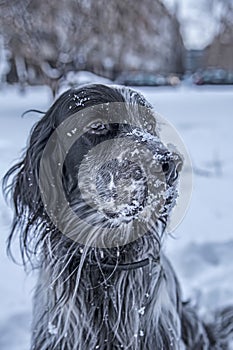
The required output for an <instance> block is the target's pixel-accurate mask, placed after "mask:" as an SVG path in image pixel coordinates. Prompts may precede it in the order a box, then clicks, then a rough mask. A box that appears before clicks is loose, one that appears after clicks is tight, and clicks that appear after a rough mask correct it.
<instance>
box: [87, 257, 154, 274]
mask: <svg viewBox="0 0 233 350" xmlns="http://www.w3.org/2000/svg"><path fill="white" fill-rule="evenodd" d="M152 261H153V262H156V263H158V262H159V258H157V259H155V258H154V259H152ZM149 263H150V259H149V258H147V259H144V260H140V261H136V262H132V263H127V264H109V263H101V264H100V266H101V268H104V269H108V270H113V271H128V270H135V269H139V268H141V267H144V266H147V265H149ZM91 266H95V267H97V266H98V265H97V264H92V265H91Z"/></svg>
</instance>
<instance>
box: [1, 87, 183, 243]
mask: <svg viewBox="0 0 233 350" xmlns="http://www.w3.org/2000/svg"><path fill="white" fill-rule="evenodd" d="M181 167H182V160H181V157H180V155H179V154H178V153H177V152H174V151H171V150H169V149H168V148H167V147H166V146H165V145H164V144H163V143H162V142H161V140H160V138H159V134H158V130H157V125H156V116H155V114H154V112H153V109H152V107H151V106H150V105H149V103H148V102H147V101H146V100H145V99H144V97H143V96H141V95H140V94H138V93H137V92H135V91H133V90H131V89H128V88H125V87H119V86H106V85H87V86H82V87H80V88H77V89H72V90H69V91H67V92H65V93H64V94H63V95H61V96H60V97H59V98H58V100H57V101H56V102H55V103H54V104H53V106H52V107H51V108H50V109H49V110H48V112H47V113H46V114H45V116H44V117H43V118H42V119H41V120H40V121H39V122H38V123H37V124H36V125H35V127H34V128H33V130H32V132H31V136H30V139H29V144H28V148H27V150H26V153H25V155H24V157H23V159H22V161H21V162H20V163H18V164H17V165H16V166H14V167H13V168H12V169H10V170H9V172H8V173H7V175H6V178H5V180H7V179H8V178H9V177H10V176H11V175H12V174H14V173H16V175H15V177H14V180H13V182H12V190H13V199H14V204H15V224H14V227H13V231H14V230H15V229H16V228H17V227H19V228H20V229H21V231H23V232H24V233H23V236H22V241H21V243H22V245H23V246H24V247H27V245H28V244H29V243H28V242H29V240H30V241H31V239H32V235H35V232H36V229H38V231H40V232H43V237H44V238H46V235H48V232H50V235H52V234H53V233H51V232H54V235H57V234H58V232H60V235H61V236H63V235H66V236H68V237H69V239H71V238H72V240H74V241H76V242H79V243H80V244H84V245H85V244H87V245H89V246H95V247H96V246H102V247H105V246H106V247H114V246H119V245H124V244H127V243H129V242H131V241H134V240H136V239H137V238H138V237H139V236H142V235H143V234H148V233H150V234H151V233H152V232H157V231H158V230H157V229H156V228H158V226H159V225H160V227H162V230H163V229H164V228H165V226H166V221H167V217H168V215H169V212H170V211H171V209H172V207H173V205H174V203H175V198H176V182H177V178H178V173H179V171H180V170H181ZM68 211H69V212H68ZM32 229H33V233H32V234H30V232H32ZM156 230H157V231H156ZM100 236H101V238H99V237H100ZM156 239H157V240H158V237H157V236H156ZM42 240H43V238H42V237H41V236H40V239H37V242H38V241H42Z"/></svg>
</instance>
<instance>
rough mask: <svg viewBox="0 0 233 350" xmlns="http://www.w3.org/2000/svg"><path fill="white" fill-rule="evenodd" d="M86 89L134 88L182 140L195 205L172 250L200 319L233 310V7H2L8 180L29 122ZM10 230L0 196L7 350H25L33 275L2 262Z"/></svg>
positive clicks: (75, 3)
mask: <svg viewBox="0 0 233 350" xmlns="http://www.w3.org/2000/svg"><path fill="white" fill-rule="evenodd" d="M90 82H102V83H108V84H116V83H119V84H123V85H129V86H133V87H134V88H135V89H137V90H139V91H140V92H142V93H143V94H144V95H145V97H146V98H147V99H148V101H149V102H151V103H152V105H153V106H154V108H155V110H156V111H157V112H159V113H160V114H162V115H163V116H164V117H165V118H166V119H168V121H169V122H171V123H172V124H173V125H174V126H175V127H176V129H177V130H178V132H179V134H180V136H181V138H182V139H183V141H184V144H185V145H186V147H187V150H188V152H189V154H190V157H191V160H192V165H193V175H194V183H193V194H192V199H191V203H190V207H189V210H188V211H187V213H186V215H185V217H184V220H183V221H182V223H181V224H180V226H179V227H178V228H177V229H176V231H175V232H173V234H172V235H173V237H168V239H167V242H166V244H165V247H164V249H165V250H166V252H167V255H168V256H169V258H170V259H171V260H172V263H173V265H174V267H175V269H176V271H177V274H178V277H179V279H180V281H181V284H182V289H183V294H184V299H185V300H187V299H189V298H191V299H192V300H193V303H194V305H195V306H196V307H197V308H198V310H199V312H200V314H202V315H204V316H205V317H208V316H209V311H211V310H214V309H216V308H218V307H221V306H223V305H228V304H230V303H233V283H232V275H233V262H232V251H233V232H232V231H233V229H232V227H233V216H232V208H233V193H232V192H233V152H232V146H233V141H232V140H233V138H232V130H233V116H232V113H233V112H232V111H233V0H199V1H196V0H163V1H162V0H144V1H139V0H134V1H133V0H124V1H115V0H101V1H100V0H82V1H81V0H60V1H55V0H50V1H49V2H48V1H45V0H40V1H39V0H11V1H6V0H0V178H2V176H3V175H4V173H5V172H6V171H7V169H9V167H10V166H11V165H12V164H14V162H15V161H16V160H17V159H19V157H20V154H21V151H22V149H23V148H24V147H25V145H26V142H27V138H28V135H29V132H30V129H31V127H32V126H33V124H34V123H35V122H36V121H38V120H39V118H40V115H38V114H37V113H30V114H28V115H27V116H25V117H24V118H21V115H22V113H23V112H25V111H26V110H28V109H30V108H32V109H40V110H42V111H46V110H47V109H48V108H49V106H50V105H51V103H52V102H53V100H54V97H56V96H58V95H59V94H60V93H61V92H62V91H64V90H65V89H67V88H69V87H73V86H77V85H79V84H83V83H90ZM11 220H12V210H11V207H10V205H8V206H7V204H6V203H5V201H4V199H3V196H2V194H0V228H1V235H0V250H1V253H0V276H1V278H0V310H1V312H0V349H1V350H26V349H29V341H30V340H29V339H30V322H31V309H32V306H31V304H32V296H33V290H34V284H35V279H36V273H31V274H30V275H29V276H28V277H26V275H25V273H24V271H23V267H22V266H20V265H16V264H14V263H13V262H11V261H10V260H9V258H8V257H7V255H6V239H7V236H8V235H9V232H10V224H11ZM14 246H15V255H16V258H18V260H20V259H19V254H18V250H17V247H18V242H17V241H16V242H15V244H14Z"/></svg>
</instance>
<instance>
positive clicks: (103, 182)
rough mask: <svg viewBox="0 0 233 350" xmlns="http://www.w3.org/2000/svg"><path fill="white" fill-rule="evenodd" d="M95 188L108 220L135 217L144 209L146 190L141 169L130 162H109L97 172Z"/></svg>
mask: <svg viewBox="0 0 233 350" xmlns="http://www.w3.org/2000/svg"><path fill="white" fill-rule="evenodd" d="M96 188H97V192H98V195H99V196H100V198H101V200H102V201H103V202H104V203H106V207H105V208H103V212H104V213H105V214H106V216H107V217H109V218H112V219H113V218H119V217H123V218H124V217H125V218H127V217H128V218H129V217H131V216H135V215H136V214H137V213H138V212H139V211H140V210H142V209H143V207H144V202H145V200H146V198H147V194H148V188H147V183H146V176H145V174H144V172H143V169H142V168H141V167H140V166H139V165H138V164H135V163H134V162H132V161H130V160H123V161H119V160H118V159H113V160H110V161H109V162H107V163H105V164H104V165H103V166H102V167H101V168H100V169H99V171H98V173H97V178H96Z"/></svg>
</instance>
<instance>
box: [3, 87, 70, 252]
mask: <svg viewBox="0 0 233 350" xmlns="http://www.w3.org/2000/svg"><path fill="white" fill-rule="evenodd" d="M67 93H68V92H67ZM67 93H65V94H63V95H62V96H61V97H60V98H59V99H58V100H57V101H56V102H55V103H54V104H53V106H52V107H51V108H50V109H49V110H48V112H47V113H46V114H45V115H44V116H43V118H42V119H41V120H40V121H39V122H37V124H36V125H35V126H34V128H33V129H32V131H31V134H30V137H29V140H28V145H27V147H26V150H25V152H24V154H23V156H22V159H21V161H19V162H18V163H17V164H15V165H14V166H13V167H12V168H10V169H9V170H8V172H7V173H6V174H5V176H4V178H3V192H4V194H5V196H6V197H8V196H9V197H10V199H11V200H12V201H13V206H14V219H13V225H12V231H11V234H10V237H9V240H8V251H9V253H10V244H11V240H12V237H13V236H14V234H15V233H16V231H19V232H20V243H21V251H22V254H23V255H24V253H25V252H26V254H27V250H28V249H29V248H28V241H29V240H32V237H30V231H31V229H32V227H33V235H34V236H35V232H36V231H35V227H38V225H40V222H42V221H43V220H41V219H42V218H43V217H44V215H45V213H44V208H43V203H42V199H41V195H40V189H39V169H40V160H41V157H42V154H43V151H44V148H45V146H46V144H47V142H48V140H49V138H50V136H51V134H52V133H53V131H54V130H55V128H56V126H57V120H58V117H59V115H58V114H59V112H61V110H62V109H63V111H64V103H65V101H66V100H67ZM34 238H36V237H33V240H34V243H35V244H36V239H34ZM38 240H39V237H38ZM10 254H11V253H10ZM27 255H29V254H27ZM23 257H24V256H23Z"/></svg>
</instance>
